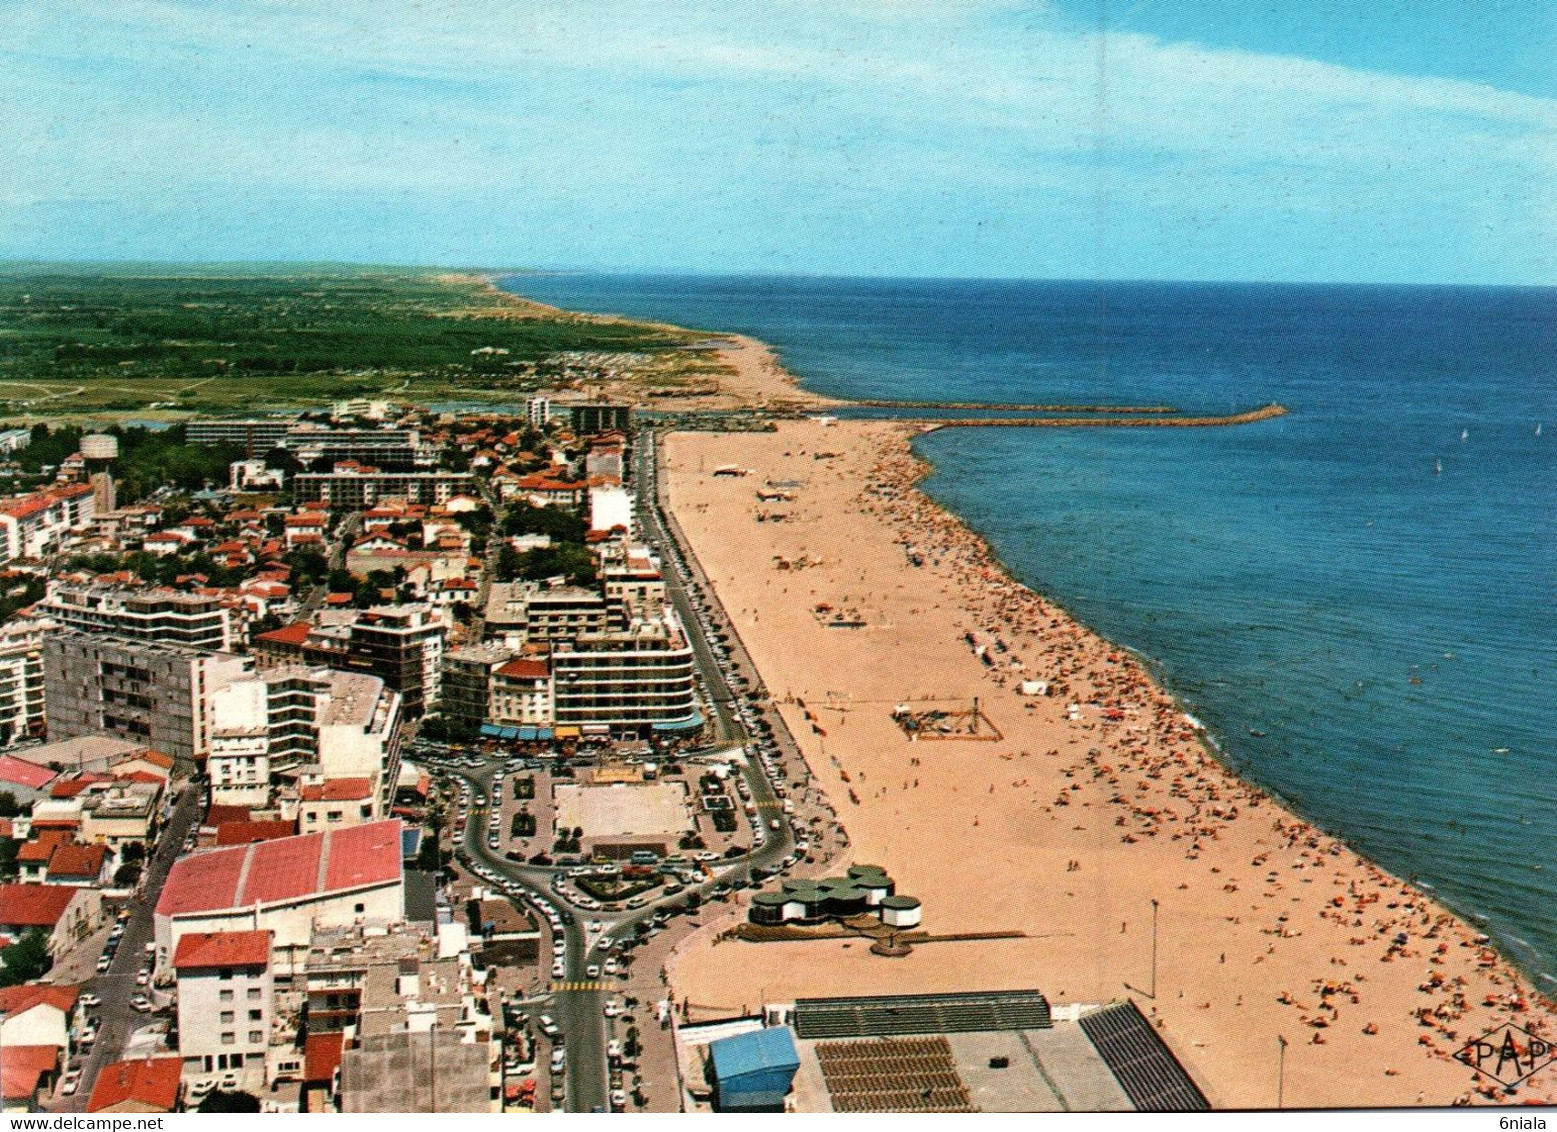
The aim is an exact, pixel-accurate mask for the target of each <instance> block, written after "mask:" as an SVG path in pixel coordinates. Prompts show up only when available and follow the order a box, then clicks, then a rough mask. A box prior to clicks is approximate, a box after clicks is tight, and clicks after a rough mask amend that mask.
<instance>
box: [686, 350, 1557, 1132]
mask: <svg viewBox="0 0 1557 1132" xmlns="http://www.w3.org/2000/svg"><path fill="white" fill-rule="evenodd" d="M768 362H769V363H770V364H769V365H762V366H754V367H753V371H752V372H753V374H754V376H756V377H759V378H760V379H761V380H762V381H763V382H764V383H769V382H771V383H774V384H775V385H777V386H778V388H776V389H769V390H768V395H769V396H770V397H772V396H775V395H778V394H782V393H784V389H783V388H782V387H783V386H784V385H786V384H787V382H786V381H785V380H784V376H785V375H783V373H782V371H781V370H778V369H777V367H774V366H771V358H769V359H768ZM747 395H749V396H751V395H753V394H752V392H751V391H747ZM909 438H910V433H909V430H908V429H906V428H905V427H904V426H902V425H901V424H892V423H886V422H840V423H837V424H835V425H830V426H829V425H824V424H822V423H818V422H816V421H808V420H802V421H793V422H784V423H782V424H780V426H779V429H778V431H777V432H774V433H742V434H718V433H696V434H692V433H684V434H674V435H672V436H670V437H669V438H667V441H666V444H665V461H666V464H667V467H668V471H669V490H670V503H671V505H672V507H673V508H674V511H675V513H676V515H677V517H678V519H679V521H680V523H681V525H682V527H683V529H684V530H685V532H686V534H687V537H688V538H689V539H690V540H691V543H692V547H693V549H694V551H695V553H696V554H697V556H698V558H699V560H700V561H701V562H702V564H703V566H704V568H705V570H706V571H707V573H708V575H709V577H710V578H711V579H712V580H713V582H714V585H715V587H716V589H717V590H718V592H719V595H720V597H721V599H722V601H723V603H724V605H725V607H726V609H727V610H728V611H729V613H730V614H731V616H732V617H733V618H734V621H735V624H736V626H737V628H738V630H739V632H740V634H741V637H742V640H743V641H744V643H745V644H746V646H747V649H748V651H749V652H750V654H751V656H752V658H753V660H754V662H755V663H756V665H757V666H758V668H759V670H760V671H761V674H762V676H763V679H764V681H765V684H766V686H767V688H768V689H769V691H770V692H771V694H772V695H773V696H774V698H775V701H776V703H777V704H778V706H779V709H780V710H781V711H782V713H783V715H784V717H785V719H786V721H787V722H788V724H789V727H790V729H791V731H792V732H793V733H794V735H795V736H796V738H797V739H798V740H799V742H800V744H801V746H802V748H803V749H804V753H805V755H806V758H807V761H808V763H809V765H810V766H811V768H812V771H813V773H814V775H815V780H814V785H815V786H817V787H819V788H821V789H824V790H825V791H826V793H827V795H828V798H829V799H830V802H831V805H832V806H833V808H834V809H835V810H836V811H837V814H838V817H839V820H840V821H841V822H842V824H843V825H844V826H845V828H846V829H847V832H848V835H849V838H850V839H851V841H852V845H851V846H850V848H849V850H848V852H847V859H845V860H843V861H840V862H835V864H834V867H836V866H837V865H838V864H847V863H854V862H868V863H874V864H879V865H881V866H884V867H885V868H886V869H887V870H888V871H889V872H891V874H892V875H893V876H894V877H895V878H896V879H897V882H898V891H899V892H902V893H906V894H909V895H913V896H917V897H919V898H920V899H921V900H922V901H923V904H924V926H925V928H926V929H927V930H928V931H930V932H932V933H937V934H939V933H953V932H1009V931H1017V932H1021V933H1024V934H1023V937H1022V938H1018V939H1002V940H991V941H978V942H944V943H932V944H927V945H924V946H921V947H919V948H917V949H916V950H915V951H914V953H913V954H912V955H910V956H908V957H906V958H898V959H886V958H879V957H874V956H871V955H870V954H868V952H867V951H866V949H865V946H864V945H863V944H861V943H853V944H847V943H841V942H838V941H827V942H814V943H765V944H748V943H741V942H732V941H726V942H721V943H718V944H715V943H714V937H715V936H716V935H717V934H718V933H719V932H720V931H721V930H723V929H725V928H728V927H729V926H730V925H731V923H732V922H733V918H734V917H738V916H743V915H744V907H742V908H739V909H737V910H736V911H735V912H733V913H729V914H726V915H724V916H722V917H721V918H719V919H716V920H713V921H711V922H710V923H708V924H707V925H706V926H705V927H704V928H703V929H702V930H701V931H700V932H699V934H698V935H697V936H695V937H694V938H693V939H692V940H690V941H688V942H686V943H684V944H682V945H681V947H680V948H679V949H678V954H677V956H676V958H675V959H674V960H673V962H672V965H671V970H670V980H671V985H672V989H673V991H674V993H675V995H676V996H677V998H678V1000H680V1001H688V1002H690V1003H692V1004H694V1008H693V1016H694V1017H711V1016H714V1015H717V1014H718V1013H720V1012H725V1013H732V1012H734V1011H736V1010H740V1009H742V1008H746V1009H750V1008H755V1007H756V1005H757V1004H758V1003H759V1002H762V1001H765V1000H766V1001H785V1000H790V999H793V998H795V997H798V996H806V995H827V994H868V993H885V992H928V991H947V990H972V989H990V988H1018V987H1037V988H1039V989H1041V990H1042V991H1044V993H1045V994H1047V995H1048V996H1049V997H1050V998H1051V999H1052V1000H1054V1001H1056V1002H1092V1003H1095V1002H1103V1001H1108V1000H1112V999H1115V998H1119V997H1122V996H1125V995H1129V996H1131V997H1133V998H1134V999H1135V1000H1136V1001H1137V1002H1138V1003H1139V1004H1140V1006H1141V1008H1142V1010H1143V1011H1146V1012H1147V1013H1148V1014H1150V1015H1152V1016H1153V1017H1155V1018H1156V1019H1157V1020H1158V1021H1159V1024H1160V1030H1161V1033H1162V1034H1163V1037H1164V1038H1165V1040H1166V1041H1167V1042H1168V1043H1169V1045H1170V1046H1171V1047H1172V1048H1173V1049H1174V1050H1175V1051H1176V1052H1177V1053H1178V1055H1179V1056H1180V1057H1181V1059H1182V1060H1183V1061H1184V1062H1185V1064H1186V1065H1188V1066H1189V1068H1190V1070H1191V1072H1192V1073H1193V1074H1194V1076H1195V1077H1196V1079H1197V1080H1198V1081H1199V1082H1200V1083H1201V1084H1202V1086H1203V1087H1204V1088H1205V1090H1206V1092H1207V1095H1208V1097H1209V1098H1210V1100H1211V1101H1212V1103H1213V1104H1214V1105H1215V1106H1218V1107H1271V1106H1273V1105H1274V1104H1275V1101H1276V1094H1277V1054H1278V1048H1279V1040H1283V1039H1284V1040H1285V1041H1286V1042H1287V1043H1288V1046H1287V1049H1286V1056H1285V1081H1284V1095H1285V1103H1286V1104H1287V1105H1288V1106H1290V1107H1298V1106H1312V1107H1328V1106H1385V1105H1407V1106H1409V1105H1423V1104H1427V1105H1447V1104H1453V1103H1466V1102H1472V1103H1487V1102H1489V1101H1494V1100H1495V1101H1498V1102H1500V1103H1520V1102H1530V1101H1534V1100H1537V1099H1541V1100H1546V1101H1551V1100H1553V1099H1554V1098H1557V1069H1552V1070H1549V1071H1547V1072H1544V1073H1540V1074H1537V1075H1536V1076H1535V1077H1534V1078H1533V1079H1532V1080H1531V1081H1530V1082H1528V1083H1527V1084H1526V1085H1524V1086H1522V1087H1521V1088H1520V1089H1519V1090H1518V1092H1517V1094H1516V1095H1513V1096H1510V1095H1508V1094H1507V1093H1506V1092H1505V1091H1504V1090H1502V1089H1501V1088H1500V1087H1498V1086H1497V1085H1496V1084H1495V1083H1492V1082H1490V1081H1488V1080H1487V1079H1486V1078H1485V1077H1480V1076H1478V1075H1477V1074H1475V1073H1474V1072H1473V1071H1472V1070H1471V1069H1469V1068H1468V1067H1466V1066H1464V1065H1462V1064H1459V1063H1458V1062H1456V1061H1454V1060H1453V1059H1452V1054H1453V1052H1454V1051H1455V1050H1457V1049H1459V1048H1460V1047H1461V1046H1463V1045H1464V1044H1465V1043H1466V1042H1468V1041H1470V1040H1471V1039H1473V1038H1476V1037H1479V1036H1480V1035H1481V1034H1483V1033H1484V1032H1486V1031H1488V1030H1491V1029H1493V1028H1494V1027H1496V1026H1498V1025H1500V1024H1502V1023H1505V1022H1510V1021H1511V1022H1514V1023H1515V1024H1517V1025H1519V1026H1522V1027H1524V1028H1525V1029H1527V1030H1529V1031H1531V1032H1532V1033H1535V1034H1537V1035H1538V1036H1541V1037H1544V1038H1546V1039H1547V1040H1551V1039H1552V1038H1554V1037H1557V1013H1554V1009H1553V1006H1552V1004H1551V1003H1550V1002H1547V1001H1545V1000H1542V999H1540V998H1539V997H1538V996H1536V995H1535V994H1534V993H1533V992H1532V991H1531V989H1530V988H1529V986H1528V985H1527V984H1526V982H1525V981H1524V980H1523V979H1522V978H1521V977H1520V976H1519V975H1518V974H1517V973H1516V972H1515V971H1514V970H1513V969H1512V968H1511V967H1510V966H1509V965H1508V964H1506V963H1505V962H1504V961H1503V960H1502V959H1501V958H1500V957H1498V956H1497V955H1496V954H1495V953H1493V952H1492V951H1491V950H1490V949H1488V948H1487V947H1486V946H1485V945H1484V943H1483V942H1480V941H1478V938H1477V936H1476V932H1475V930H1474V929H1473V928H1472V927H1470V926H1469V925H1467V924H1466V923H1464V922H1463V921H1461V920H1459V919H1458V918H1456V917H1455V916H1453V915H1451V914H1450V913H1448V912H1447V911H1446V910H1444V909H1443V908H1442V907H1440V906H1439V905H1437V904H1435V903H1434V902H1433V901H1431V900H1429V899H1428V898H1427V897H1425V896H1424V895H1423V894H1422V893H1421V892H1419V891H1417V890H1414V889H1412V888H1410V887H1408V886H1407V885H1406V884H1404V883H1403V882H1402V881H1400V880H1398V879H1396V878H1394V877H1392V876H1390V875H1388V874H1386V873H1384V872H1383V871H1382V870H1380V869H1378V868H1377V867H1375V866H1373V865H1372V864H1371V863H1369V862H1367V861H1365V860H1363V859H1361V858H1360V857H1358V856H1357V855H1356V854H1355V853H1353V852H1352V851H1350V850H1348V849H1347V848H1346V847H1345V846H1344V845H1342V844H1340V843H1338V842H1337V841H1335V840H1334V839H1333V838H1331V837H1328V836H1326V835H1324V834H1323V833H1320V832H1319V831H1317V830H1315V829H1314V828H1312V827H1310V826H1309V825H1308V824H1306V823H1305V822H1303V821H1302V820H1301V819H1299V818H1297V817H1295V816H1294V815H1293V814H1292V813H1290V812H1289V811H1287V810H1285V809H1283V808H1282V807H1281V806H1279V805H1277V804H1276V803H1274V802H1273V801H1272V800H1270V799H1269V798H1268V797H1265V796H1263V795H1262V794H1261V793H1260V792H1258V791H1257V790H1254V789H1252V788H1251V787H1249V786H1248V785H1246V784H1244V783H1243V782H1241V781H1240V780H1239V779H1237V778H1236V777H1235V776H1233V775H1232V774H1231V773H1230V772H1228V771H1227V770H1226V769H1224V768H1223V766H1222V765H1221V764H1220V763H1219V762H1217V761H1216V760H1215V759H1214V758H1212V757H1211V756H1210V755H1209V754H1208V753H1207V752H1206V750H1205V749H1204V747H1203V746H1202V744H1201V742H1200V739H1199V736H1198V735H1197V733H1196V731H1195V730H1194V728H1193V727H1192V726H1191V724H1190V723H1189V722H1188V721H1187V720H1186V718H1185V717H1184V715H1183V714H1182V712H1181V711H1180V710H1179V709H1178V708H1177V706H1176V705H1175V704H1174V703H1173V701H1172V700H1171V699H1170V698H1169V697H1168V696H1167V695H1166V694H1165V693H1164V692H1162V691H1161V690H1160V689H1158V688H1157V687H1156V686H1155V685H1154V684H1153V683H1152V682H1151V680H1150V679H1149V678H1148V676H1147V674H1146V672H1145V671H1144V669H1143V668H1142V666H1141V665H1140V664H1138V663H1137V662H1136V661H1135V660H1134V659H1133V658H1132V657H1131V656H1130V655H1129V654H1127V653H1125V652H1123V651H1121V650H1118V649H1115V648H1112V647H1111V646H1110V645H1108V643H1106V642H1104V641H1103V640H1101V639H1100V638H1098V637H1096V636H1095V635H1094V634H1092V633H1090V632H1089V631H1088V630H1087V629H1085V628H1084V627H1082V626H1080V625H1078V624H1076V623H1075V622H1074V621H1073V620H1072V619H1070V618H1069V617H1067V616H1066V615H1065V614H1064V613H1063V612H1062V611H1061V610H1059V609H1058V608H1056V607H1055V606H1053V605H1051V604H1050V603H1048V602H1046V601H1044V600H1043V599H1042V598H1041V597H1039V596H1037V595H1035V594H1033V593H1032V592H1031V591H1029V590H1027V589H1025V588H1024V587H1022V586H1020V585H1018V584H1016V583H1015V582H1013V581H1012V580H1011V579H1010V578H1009V577H1007V576H1006V575H1005V573H1004V572H1003V570H1002V569H1001V568H1000V566H999V564H998V563H997V562H996V561H995V559H994V558H993V555H992V553H991V552H990V551H989V549H988V547H987V546H986V545H985V544H984V543H983V542H982V541H981V540H980V539H978V538H977V537H976V536H974V535H973V534H972V533H971V532H970V531H968V530H967V528H965V527H964V526H963V525H962V524H961V523H960V522H958V521H957V520H956V519H954V518H953V517H952V516H950V515H948V514H947V513H946V512H944V511H942V510H941V509H940V508H938V507H936V506H935V505H934V504H933V503H931V502H930V501H929V500H928V499H927V498H926V497H925V496H923V495H922V494H921V493H920V492H919V491H918V490H917V489H916V487H915V486H914V485H915V484H916V483H917V481H918V479H919V477H920V475H921V474H922V472H923V471H924V467H923V465H922V464H921V463H920V462H919V461H917V460H916V459H915V458H914V457H913V455H912V453H911V452H910V450H909V448H908V441H909ZM725 464H737V465H739V466H741V467H742V468H745V469H748V470H749V474H748V475H746V476H743V477H723V476H722V477H719V478H715V477H714V476H713V475H712V474H711V471H712V469H713V468H715V467H719V466H721V465H725ZM770 481H772V482H786V483H793V484H798V486H790V487H787V488H786V491H787V493H788V494H789V495H790V496H792V497H793V498H792V501H791V502H787V503H784V502H778V503H775V502H772V501H769V502H761V501H759V500H758V499H757V498H756V492H757V490H758V489H759V488H764V486H765V485H767V484H769V483H770ZM916 563H917V564H916ZM818 606H823V607H825V608H824V610H823V611H821V612H819V611H818V609H817V607H818ZM834 612H842V613H845V614H847V617H846V618H844V619H845V620H848V621H851V622H855V621H857V622H863V625H862V626H860V627H854V628H839V627H833V626H831V625H830V624H829V622H830V621H831V620H834V616H833V614H834ZM980 653H982V654H983V657H987V658H988V663H986V660H985V659H982V658H981V656H980ZM1024 679H1025V680H1044V681H1048V682H1049V683H1050V691H1051V693H1052V694H1050V695H1048V696H1042V695H1036V696H1028V695H1023V694H1021V693H1020V691H1019V685H1020V683H1021V681H1022V680H1024ZM974 697H978V698H979V702H980V705H981V708H982V711H983V714H984V716H985V718H986V719H987V720H988V722H989V723H990V724H993V726H994V727H995V728H996V729H998V731H999V733H1000V735H1001V738H1000V739H999V740H998V741H975V740H968V739H950V740H944V741H926V740H921V741H918V742H911V741H910V740H909V738H908V736H907V735H906V733H905V732H904V730H903V729H902V728H900V727H899V726H898V724H897V723H896V722H894V720H893V719H892V718H891V711H892V708H893V706H894V705H896V704H900V703H908V704H911V705H913V706H915V707H929V706H935V707H940V708H945V709H959V708H966V707H968V706H969V705H970V704H971V702H972V700H973V698H974ZM915 701H920V702H919V703H915ZM931 701H934V702H933V703H931ZM1154 902H1155V903H1156V905H1157V909H1156V910H1157V921H1158V922H1157V940H1158V946H1157V954H1158V959H1157V966H1156V971H1155V974H1154V972H1153V970H1152V962H1151V955H1152V922H1153V903H1154ZM1154 982H1155V991H1156V994H1155V997H1153V996H1151V994H1150V991H1151V990H1152V989H1153V983H1154Z"/></svg>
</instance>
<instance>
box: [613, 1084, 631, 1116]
mask: <svg viewBox="0 0 1557 1132" xmlns="http://www.w3.org/2000/svg"><path fill="white" fill-rule="evenodd" d="M626 1107H627V1094H626V1093H624V1092H623V1091H622V1090H621V1089H612V1090H611V1111H612V1112H621V1111H622V1110H623V1109H625V1108H626Z"/></svg>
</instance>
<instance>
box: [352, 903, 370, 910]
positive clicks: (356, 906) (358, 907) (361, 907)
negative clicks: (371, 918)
mask: <svg viewBox="0 0 1557 1132" xmlns="http://www.w3.org/2000/svg"><path fill="white" fill-rule="evenodd" d="M351 910H352V911H353V912H366V911H367V910H368V906H367V905H366V904H353V905H352V906H351Z"/></svg>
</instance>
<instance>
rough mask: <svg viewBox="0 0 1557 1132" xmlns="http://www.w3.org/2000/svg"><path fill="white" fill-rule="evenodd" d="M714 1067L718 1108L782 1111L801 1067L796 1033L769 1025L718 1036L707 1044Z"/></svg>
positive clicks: (715, 1095) (715, 1094) (726, 1110)
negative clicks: (714, 1040) (762, 1028)
mask: <svg viewBox="0 0 1557 1132" xmlns="http://www.w3.org/2000/svg"><path fill="white" fill-rule="evenodd" d="M708 1057H709V1061H710V1062H711V1063H712V1065H713V1071H714V1090H715V1092H714V1107H715V1108H716V1109H717V1110H718V1111H720V1112H781V1111H783V1108H784V1098H785V1097H786V1096H787V1095H788V1094H789V1088H790V1085H791V1084H792V1083H793V1082H794V1080H795V1071H796V1070H797V1069H799V1068H800V1055H799V1054H797V1053H796V1052H795V1035H794V1034H793V1033H792V1032H791V1031H790V1029H789V1027H788V1026H770V1027H769V1028H767V1029H765V1030H753V1031H752V1032H751V1033H749V1034H737V1035H736V1036H735V1037H733V1038H720V1039H719V1040H718V1041H716V1042H710V1043H709V1046H708Z"/></svg>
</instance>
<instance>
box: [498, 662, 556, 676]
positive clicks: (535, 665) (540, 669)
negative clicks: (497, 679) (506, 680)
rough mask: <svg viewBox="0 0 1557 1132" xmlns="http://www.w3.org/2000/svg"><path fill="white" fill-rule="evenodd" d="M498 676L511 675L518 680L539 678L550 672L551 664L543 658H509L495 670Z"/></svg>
mask: <svg viewBox="0 0 1557 1132" xmlns="http://www.w3.org/2000/svg"><path fill="white" fill-rule="evenodd" d="M497 674H498V675H499V676H512V677H515V678H517V679H520V680H540V679H543V678H545V677H546V676H549V675H550V674H551V666H550V665H549V664H547V663H546V662H545V661H544V660H524V659H522V658H521V659H518V660H510V661H509V662H508V663H507V664H505V665H503V666H502V667H501V668H499V669H498V670H497Z"/></svg>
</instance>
